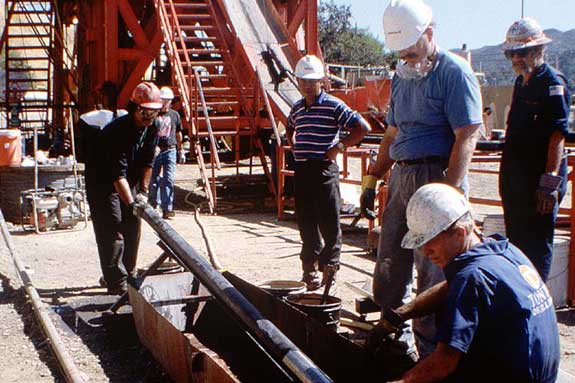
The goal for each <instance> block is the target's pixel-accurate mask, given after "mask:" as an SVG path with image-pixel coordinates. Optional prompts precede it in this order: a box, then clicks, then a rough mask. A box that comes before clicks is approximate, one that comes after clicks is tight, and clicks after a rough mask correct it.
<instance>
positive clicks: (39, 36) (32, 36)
mask: <svg viewBox="0 0 575 383" xmlns="http://www.w3.org/2000/svg"><path fill="white" fill-rule="evenodd" d="M8 38H9V39H12V38H21V39H31V38H37V39H49V38H50V35H48V34H46V35H39V34H28V33H27V34H10V33H8Z"/></svg>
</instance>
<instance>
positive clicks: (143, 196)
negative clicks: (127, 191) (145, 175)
mask: <svg viewBox="0 0 575 383" xmlns="http://www.w3.org/2000/svg"><path fill="white" fill-rule="evenodd" d="M134 201H135V202H136V203H137V204H140V205H147V204H148V193H146V192H142V191H141V192H138V194H136V198H134Z"/></svg>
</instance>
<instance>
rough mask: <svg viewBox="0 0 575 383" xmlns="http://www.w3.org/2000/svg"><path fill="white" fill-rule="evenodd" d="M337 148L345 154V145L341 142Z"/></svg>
mask: <svg viewBox="0 0 575 383" xmlns="http://www.w3.org/2000/svg"><path fill="white" fill-rule="evenodd" d="M336 147H337V150H339V152H340V153H343V152H344V151H345V144H344V143H343V142H341V141H340V142H338V143H337V145H336Z"/></svg>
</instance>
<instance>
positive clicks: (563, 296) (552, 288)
mask: <svg viewBox="0 0 575 383" xmlns="http://www.w3.org/2000/svg"><path fill="white" fill-rule="evenodd" d="M569 244H570V239H569V237H564V236H559V235H557V236H555V238H554V240H553V262H552V263H551V270H550V271H549V277H548V278H547V288H548V289H549V292H550V293H551V296H552V297H553V303H554V304H555V307H563V306H566V305H567V284H568V275H569Z"/></svg>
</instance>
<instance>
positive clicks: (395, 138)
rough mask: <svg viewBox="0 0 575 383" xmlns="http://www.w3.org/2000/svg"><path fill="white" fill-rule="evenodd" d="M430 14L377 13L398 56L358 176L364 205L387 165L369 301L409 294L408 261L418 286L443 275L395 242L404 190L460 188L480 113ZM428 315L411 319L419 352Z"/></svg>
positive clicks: (385, 302)
mask: <svg viewBox="0 0 575 383" xmlns="http://www.w3.org/2000/svg"><path fill="white" fill-rule="evenodd" d="M432 20H433V17H432V11H431V8H430V7H429V6H428V5H426V4H425V3H423V2H422V1H421V0H392V1H391V3H390V4H389V5H388V6H387V8H386V9H385V12H384V15H383V29H384V32H385V44H386V47H387V48H389V49H391V50H393V51H396V52H398V55H399V57H400V61H399V63H398V65H397V70H396V73H395V76H394V78H393V80H392V84H391V99H390V106H389V112H388V114H387V117H386V118H387V123H388V125H389V127H388V129H387V130H386V132H385V135H384V137H383V139H382V141H381V144H380V148H379V153H378V156H377V161H376V162H375V163H374V164H372V166H370V169H369V170H368V173H369V175H368V176H366V177H364V180H363V182H362V184H363V188H362V189H363V192H362V202H363V206H370V207H371V206H372V204H373V195H374V193H373V189H374V188H375V185H376V182H377V180H378V179H379V178H381V177H383V175H384V174H385V173H386V172H387V171H388V170H389V169H391V168H392V167H393V168H392V172H391V178H390V181H389V194H388V200H387V205H386V207H385V210H384V212H383V220H382V228H381V235H380V241H379V247H378V255H377V261H376V265H375V269H374V278H373V294H374V298H375V300H376V302H377V303H379V304H380V305H382V306H388V307H391V308H395V307H398V306H400V305H401V304H402V303H405V302H406V301H407V300H409V299H410V297H411V293H412V285H413V283H414V277H413V266H414V262H415V266H416V268H417V276H418V277H417V292H418V293H422V292H423V291H425V290H426V289H427V288H429V287H430V286H433V285H434V284H435V283H437V282H438V281H440V280H442V279H443V275H442V273H441V270H440V269H439V268H438V267H436V266H435V265H433V264H432V263H431V262H429V260H427V259H425V258H424V257H422V256H421V255H420V254H417V252H415V254H414V252H412V251H411V250H407V249H403V248H402V247H401V239H402V238H403V236H404V235H405V233H406V232H407V225H406V217H405V209H406V207H407V202H408V201H409V198H410V197H411V195H412V194H413V193H414V192H415V191H416V190H417V189H418V188H419V187H420V186H422V185H425V184H427V183H429V182H437V181H440V182H446V183H448V184H450V185H452V186H454V187H458V188H461V189H464V190H465V189H466V188H467V170H468V166H469V163H470V161H471V156H472V154H473V150H474V148H475V143H476V139H477V138H476V136H477V134H478V131H479V130H480V128H481V126H482V121H483V116H482V105H481V93H480V89H479V83H478V81H477V79H476V77H475V75H474V73H473V71H472V69H471V67H470V66H469V63H468V62H467V61H465V60H464V59H462V58H460V57H459V56H456V55H454V54H452V53H450V52H447V51H444V50H442V49H440V48H439V47H438V46H437V44H436V43H435V41H434V33H435V29H434V24H433V22H432ZM362 210H364V211H365V209H362ZM434 323H435V322H434V318H433V317H429V318H422V319H418V320H417V321H415V322H414V324H413V328H414V331H415V341H417V348H418V351H419V353H420V355H422V356H423V355H426V354H428V353H429V352H431V351H432V350H433V348H434V345H435V343H434V341H433V339H434V334H435V326H434ZM403 334H404V335H403V336H404V340H405V341H406V342H408V345H409V346H410V347H409V352H410V353H411V355H412V357H413V358H416V357H417V353H416V351H415V345H414V337H413V333H412V332H411V330H410V328H406V329H405V331H404V333H403Z"/></svg>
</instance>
